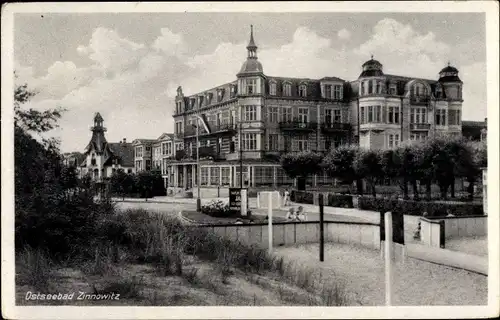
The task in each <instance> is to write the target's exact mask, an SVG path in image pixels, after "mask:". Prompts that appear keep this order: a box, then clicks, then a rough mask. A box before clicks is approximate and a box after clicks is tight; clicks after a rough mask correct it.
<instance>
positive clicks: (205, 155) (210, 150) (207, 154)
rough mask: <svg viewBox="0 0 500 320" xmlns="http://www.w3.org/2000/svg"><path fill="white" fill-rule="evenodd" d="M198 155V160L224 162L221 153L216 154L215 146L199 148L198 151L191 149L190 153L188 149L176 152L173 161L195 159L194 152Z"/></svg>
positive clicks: (223, 156)
mask: <svg viewBox="0 0 500 320" xmlns="http://www.w3.org/2000/svg"><path fill="white" fill-rule="evenodd" d="M197 150H198V152H199V153H200V160H201V159H211V160H225V159H226V157H225V155H224V154H222V153H220V152H219V153H217V150H216V149H215V146H213V147H212V146H208V147H207V146H205V147H199V148H198V149H195V148H193V150H192V152H190V150H189V149H187V150H177V152H176V154H175V160H178V161H180V160H185V159H192V160H194V159H196V158H197V157H196V151H197Z"/></svg>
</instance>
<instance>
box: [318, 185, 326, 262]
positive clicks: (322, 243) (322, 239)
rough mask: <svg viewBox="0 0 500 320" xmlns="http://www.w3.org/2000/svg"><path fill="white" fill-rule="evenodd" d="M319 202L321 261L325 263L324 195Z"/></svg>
mask: <svg viewBox="0 0 500 320" xmlns="http://www.w3.org/2000/svg"><path fill="white" fill-rule="evenodd" d="M318 202H319V261H325V232H324V231H325V230H324V222H325V221H324V220H325V219H324V218H325V212H324V207H323V194H321V193H319V194H318Z"/></svg>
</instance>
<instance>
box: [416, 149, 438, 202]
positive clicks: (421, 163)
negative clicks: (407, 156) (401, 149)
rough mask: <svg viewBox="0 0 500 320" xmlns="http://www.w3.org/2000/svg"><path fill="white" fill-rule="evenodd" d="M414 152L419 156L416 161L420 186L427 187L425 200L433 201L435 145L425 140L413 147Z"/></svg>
mask: <svg viewBox="0 0 500 320" xmlns="http://www.w3.org/2000/svg"><path fill="white" fill-rule="evenodd" d="M413 150H414V151H413V152H414V153H415V154H416V155H417V157H416V159H415V166H416V168H415V174H416V178H417V180H419V181H420V184H422V185H425V198H426V200H427V201H430V200H431V196H432V188H431V186H432V182H433V180H434V166H433V159H434V154H435V150H434V145H433V143H432V141H431V140H425V141H423V142H420V143H418V144H416V145H414V146H413Z"/></svg>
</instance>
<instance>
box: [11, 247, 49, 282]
mask: <svg viewBox="0 0 500 320" xmlns="http://www.w3.org/2000/svg"><path fill="white" fill-rule="evenodd" d="M16 261H17V262H18V264H17V266H18V268H16V269H17V272H16V281H17V282H18V283H19V284H22V285H28V286H31V287H33V288H34V289H35V290H37V291H43V292H49V290H50V287H51V283H52V282H53V280H54V275H53V267H54V262H53V261H52V259H51V257H50V255H49V254H48V253H47V252H46V251H44V250H42V249H32V248H31V247H25V248H24V250H23V251H22V252H21V253H19V254H18V255H17V256H16Z"/></svg>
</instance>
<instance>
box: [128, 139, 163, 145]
mask: <svg viewBox="0 0 500 320" xmlns="http://www.w3.org/2000/svg"><path fill="white" fill-rule="evenodd" d="M156 140H157V139H135V140H134V141H132V144H133V145H138V144H151V143H153V142H156Z"/></svg>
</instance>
